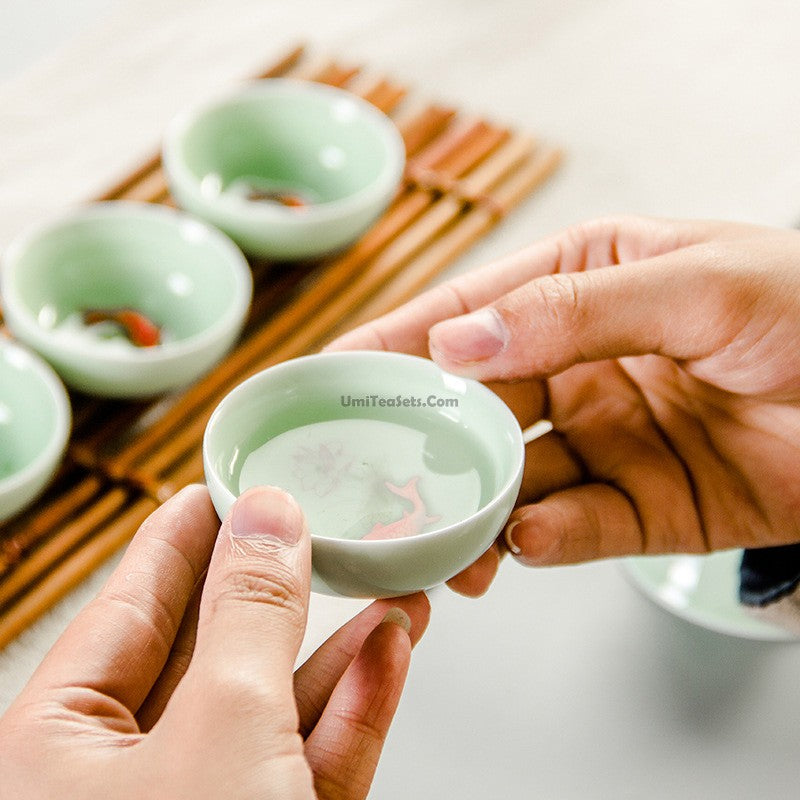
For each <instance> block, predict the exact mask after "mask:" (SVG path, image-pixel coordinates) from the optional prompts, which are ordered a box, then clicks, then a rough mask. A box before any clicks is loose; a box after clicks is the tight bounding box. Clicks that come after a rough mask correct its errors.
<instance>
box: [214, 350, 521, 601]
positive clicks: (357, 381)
mask: <svg viewBox="0 0 800 800" xmlns="http://www.w3.org/2000/svg"><path fill="white" fill-rule="evenodd" d="M203 458H204V466H205V472H206V481H207V483H208V488H209V491H210V493H211V498H212V500H213V502H214V505H215V507H216V509H217V512H218V514H219V515H220V517H224V516H225V515H226V514H227V513H228V510H229V509H230V507H231V505H232V503H233V502H234V500H235V498H236V497H237V496H238V495H239V494H240V493H241V492H242V491H244V490H245V489H247V488H249V487H250V486H254V485H259V484H269V485H273V486H275V485H277V486H280V487H281V488H283V489H285V490H286V491H289V492H290V493H292V494H293V496H294V497H295V498H296V499H297V500H298V502H299V503H300V505H301V507H302V508H303V511H304V512H305V514H306V519H307V521H308V524H309V528H310V531H311V534H312V549H313V579H312V587H313V588H314V590H315V591H318V592H323V593H326V594H334V595H343V596H350V597H392V596H398V595H404V594H408V593H409V592H414V591H418V590H420V589H427V588H430V587H431V586H435V585H437V584H439V583H442V582H443V581H446V580H447V579H449V578H451V577H452V576H453V575H455V574H456V573H458V572H460V571H461V570H462V569H463V568H464V567H466V566H467V565H468V564H470V563H472V562H473V561H474V560H475V559H476V558H477V557H478V556H480V555H481V554H482V553H483V552H484V551H485V550H486V549H487V548H488V547H489V545H490V544H491V543H492V542H493V541H494V539H495V537H496V536H497V534H498V533H499V531H500V530H501V529H502V526H503V525H504V524H505V521H506V519H507V518H508V516H509V514H510V513H511V510H512V508H513V506H514V502H515V501H516V498H517V493H518V491H519V485H520V481H521V479H522V466H523V458H524V445H523V442H522V433H521V431H520V428H519V425H518V424H517V420H516V418H515V417H514V415H513V414H512V413H511V411H509V409H508V408H507V406H506V405H505V404H504V403H503V402H502V401H501V400H500V399H499V398H498V397H497V395H495V394H494V393H493V392H491V391H490V390H489V389H487V388H486V387H485V386H483V385H481V384H480V383H477V382H475V381H470V380H465V379H463V378H459V377H456V376H454V375H450V374H448V373H446V372H443V371H442V370H441V369H439V367H437V366H436V365H435V364H434V363H433V362H432V361H428V360H427V359H422V358H416V357H414V356H407V355H402V354H399V353H384V352H346V353H321V354H318V355H313V356H307V357H305V358H299V359H295V360H292V361H287V362H285V363H283V364H280V365H278V366H275V367H272V368H270V369H268V370H265V371H264V372H261V373H259V374H257V375H255V376H254V377H252V378H250V379H249V380H247V381H245V382H244V383H242V384H241V385H239V386H238V387H236V388H235V389H234V390H233V391H232V392H231V393H230V394H229V395H228V396H227V397H226V398H225V399H224V400H223V401H222V402H221V403H220V405H219V406H218V407H217V409H216V410H215V412H214V414H213V416H212V417H211V420H210V421H209V423H208V427H207V428H206V433H205V437H204V440H203Z"/></svg>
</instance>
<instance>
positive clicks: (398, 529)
mask: <svg viewBox="0 0 800 800" xmlns="http://www.w3.org/2000/svg"><path fill="white" fill-rule="evenodd" d="M418 480H419V476H418V475H417V476H414V477H413V478H411V479H410V480H409V482H408V483H407V484H406V485H405V486H395V485H394V484H393V483H389V481H386V483H385V486H386V488H387V489H388V490H389V491H390V492H393V493H394V494H396V495H397V496H398V497H402V498H404V499H406V500H409V501H410V502H411V505H412V510H411V511H404V512H403V516H402V517H400V519H396V520H395V521H394V522H390V523H389V524H388V525H384V524H383V523H382V522H377V523H376V524H375V525H373V526H372V530H371V531H370V532H369V533H368V534H367V535H366V536H365V537H364V539H401V538H402V537H404V536H416V535H417V534H418V533H422V529H423V528H424V527H425V526H426V525H430V524H431V523H432V522H438V521H439V520H440V519H441V517H440V516H438V515H437V516H435V517H429V516H428V515H427V512H426V509H425V503H423V502H422V498H421V497H420V496H419V489H417V481H418Z"/></svg>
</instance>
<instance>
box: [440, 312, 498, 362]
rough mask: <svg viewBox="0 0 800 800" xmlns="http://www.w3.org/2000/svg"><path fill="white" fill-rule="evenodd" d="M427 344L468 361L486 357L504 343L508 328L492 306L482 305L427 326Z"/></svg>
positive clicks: (460, 360)
mask: <svg viewBox="0 0 800 800" xmlns="http://www.w3.org/2000/svg"><path fill="white" fill-rule="evenodd" d="M430 340H431V348H433V349H436V350H438V351H439V352H440V353H441V354H442V355H443V356H445V357H446V358H447V359H449V360H451V361H457V362H459V363H462V364H470V363H474V362H475V361H486V360H487V359H489V358H493V357H494V356H496V355H498V354H499V353H501V352H502V351H503V350H505V348H506V346H507V344H508V330H507V329H506V326H505V323H504V322H503V319H502V317H501V316H500V314H498V313H497V311H496V310H495V309H494V308H482V309H480V310H479V311H474V312H473V313H472V314H465V315H464V316H463V317H456V318H455V319H449V320H447V321H446V322H440V323H439V324H438V325H434V326H433V328H431V333H430Z"/></svg>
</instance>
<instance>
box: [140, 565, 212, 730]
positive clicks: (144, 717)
mask: <svg viewBox="0 0 800 800" xmlns="http://www.w3.org/2000/svg"><path fill="white" fill-rule="evenodd" d="M202 592H203V581H202V580H201V581H200V583H198V585H197V586H196V587H195V590H194V594H193V595H192V599H191V600H190V601H189V604H188V605H187V607H186V613H185V614H184V616H183V622H181V626H180V628H179V629H178V635H177V636H176V637H175V643H174V644H173V645H172V650H171V652H170V654H169V658H168V659H167V663H166V664H165V665H164V669H163V670H161V674H160V675H159V676H158V679H157V680H156V682H155V684H154V685H153V688H152V689H151V690H150V694H148V695H147V698H146V699H145V701H144V702H143V703H142V705H141V707H140V708H139V710H138V712H137V713H136V721H137V722H138V723H139V730H140V731H142V733H147V731H149V730H150V729H151V728H152V727H153V725H155V724H156V722H158V720H159V719H160V717H161V715H162V714H163V713H164V709H165V708H166V706H167V703H168V702H169V699H170V698H171V697H172V693H173V692H174V691H175V688H176V687H177V685H178V684H179V683H180V682H181V680H182V679H183V676H184V675H185V674H186V670H188V669H189V664H190V663H191V661H192V654H193V653H194V643H195V639H196V638H197V618H198V616H199V613H200V598H201V596H202Z"/></svg>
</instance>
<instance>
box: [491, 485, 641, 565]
mask: <svg viewBox="0 0 800 800" xmlns="http://www.w3.org/2000/svg"><path fill="white" fill-rule="evenodd" d="M504 538H505V542H506V546H507V547H508V549H509V551H510V552H511V554H512V555H513V556H514V558H516V559H517V560H518V561H520V562H521V563H522V564H525V565H526V566H552V565H556V564H575V563H578V562H581V561H589V560H592V559H598V558H610V557H614V556H625V555H634V554H640V553H642V552H643V542H644V534H643V531H642V529H641V527H640V524H639V518H638V516H637V514H636V511H635V509H634V508H633V506H632V505H631V503H630V501H629V499H628V498H627V497H626V496H625V495H624V494H623V493H622V492H621V491H619V489H616V488H614V487H613V486H609V485H607V484H603V483H591V484H586V485H585V486H577V487H573V488H570V489H565V490H563V491H561V492H556V493H555V494H552V495H549V496H548V497H546V498H544V499H543V500H541V501H539V502H538V503H534V504H533V505H529V506H524V507H523V508H520V509H517V510H516V511H515V512H514V513H513V514H512V515H511V518H510V519H509V521H508V524H507V525H506V528H505V531H504Z"/></svg>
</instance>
